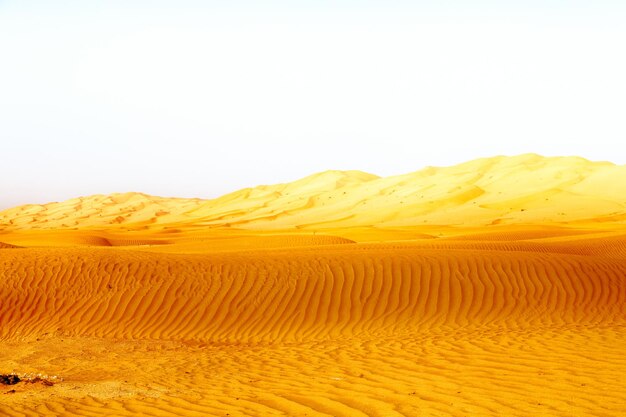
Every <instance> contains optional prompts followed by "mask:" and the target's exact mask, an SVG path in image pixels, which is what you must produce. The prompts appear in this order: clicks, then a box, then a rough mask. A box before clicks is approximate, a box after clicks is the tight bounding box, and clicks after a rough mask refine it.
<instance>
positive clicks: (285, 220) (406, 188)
mask: <svg viewBox="0 0 626 417" xmlns="http://www.w3.org/2000/svg"><path fill="white" fill-rule="evenodd" d="M624 196H626V167H625V166H616V165H613V164H611V163H608V162H590V161H587V160H585V159H582V158H576V157H568V158H544V157H541V156H538V155H533V154H529V155H521V156H517V157H495V158H486V159H479V160H475V161H471V162H468V163H465V164H460V165H457V166H453V167H447V168H427V169H424V170H421V171H417V172H414V173H411V174H406V175H399V176H394V177H388V178H379V177H377V176H375V175H372V174H367V173H363V172H360V171H328V172H325V173H321V174H316V175H312V176H309V177H307V178H303V179H301V180H298V181H295V182H293V183H290V184H277V185H271V186H259V187H255V188H247V189H244V190H240V191H237V192H234V193H231V194H228V195H225V196H222V197H220V198H217V199H214V200H200V199H177V198H161V197H153V196H149V195H146V194H141V193H126V194H113V195H110V196H103V195H95V196H91V197H83V198H76V199H72V200H68V201H65V202H62V203H51V204H45V205H29V206H22V207H17V208H13V209H9V210H5V211H2V212H0V227H1V228H2V229H3V230H5V231H9V230H25V229H86V228H91V229H93V228H100V229H105V230H116V229H118V230H141V229H143V230H163V229H165V228H167V227H170V228H178V229H181V228H182V229H187V228H192V229H193V228H197V227H198V226H205V227H206V226H211V227H226V228H230V227H235V228H239V229H252V230H270V229H273V230H284V229H298V230H303V229H305V230H323V229H329V228H333V227H341V228H345V227H359V226H365V227H371V226H377V227H407V226H424V225H427V226H432V225H445V226H459V227H477V226H485V225H494V224H503V225H514V224H536V225H539V224H540V225H550V224H553V225H568V224H577V225H579V226H584V225H591V226H592V227H593V225H596V224H598V223H600V222H608V223H610V224H614V223H620V224H626V214H625V212H624V208H625V207H626V198H624Z"/></svg>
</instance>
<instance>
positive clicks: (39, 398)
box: [0, 155, 626, 416]
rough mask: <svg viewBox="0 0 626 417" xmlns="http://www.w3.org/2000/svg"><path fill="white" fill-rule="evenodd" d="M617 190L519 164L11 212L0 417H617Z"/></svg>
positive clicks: (0, 255)
mask: <svg viewBox="0 0 626 417" xmlns="http://www.w3.org/2000/svg"><path fill="white" fill-rule="evenodd" d="M623 178H624V168H623V167H617V166H614V165H611V164H608V163H591V162H588V161H585V160H583V159H579V158H541V157H538V156H535V155H525V156H521V157H515V158H491V159H485V160H479V161H474V162H470V163H468V164H463V165H460V166H457V167H452V168H431V169H427V170H424V171H419V172H418V173H415V174H409V175H407V176H400V177H392V178H378V177H375V176H372V175H369V174H365V173H360V172H339V171H330V172H326V173H322V174H319V175H314V176H311V177H307V178H305V179H303V180H300V181H297V182H295V183H291V184H284V185H276V186H263V187H257V188H254V189H247V190H242V191H239V192H236V193H233V194H230V195H227V196H224V197H221V198H218V199H215V200H210V201H203V200H193V199H188V200H182V199H162V198H158V197H151V196H147V195H142V194H124V195H113V196H108V197H105V196H94V197H87V198H80V199H74V200H70V201H68V202H65V203H54V204H49V205H45V206H24V207H21V208H20V207H18V208H16V209H11V210H6V211H4V212H2V213H0V219H2V220H0V223H2V225H3V226H2V229H1V230H0V242H6V243H5V244H0V343H1V344H2V349H0V415H7V416H104V415H114V416H137V415H146V416H226V415H229V416H279V415H288V416H528V415H533V416H535V415H536V416H620V415H626V412H625V411H624V410H626V396H625V395H624V392H626V382H625V381H624V378H623V375H624V374H626V359H625V356H624V354H623V352H624V350H625V349H626V332H625V331H624V330H625V329H626V313H625V312H626V225H625V224H624V222H623V220H624V216H625V211H624V208H623V204H624V203H625V202H626V190H625V189H624V188H623V187H624V181H621V182H620V180H621V179H623ZM344 193H345V194H344ZM422 195H423V196H425V197H424V200H425V201H422ZM396 196H400V198H401V199H400V200H398V199H397V198H396ZM405 203H406V204H407V205H405ZM431 206H432V207H431ZM522 208H523V209H524V211H522ZM507 210H509V211H507ZM510 210H513V211H510ZM120 213H122V214H120ZM157 213H158V215H157ZM561 213H565V214H561ZM490 215H491V217H489V216H490ZM594 216H595V217H594ZM119 217H121V219H118V218H119ZM116 219H118V220H116ZM423 220H426V222H424V221H423ZM446 220H447V221H446ZM435 221H436V222H438V224H435V223H430V222H435ZM10 373H14V374H17V375H18V376H19V377H20V378H22V381H21V382H19V383H17V384H15V385H3V384H2V383H1V381H2V377H1V375H2V374H10Z"/></svg>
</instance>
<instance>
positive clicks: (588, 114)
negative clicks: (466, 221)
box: [0, 0, 626, 208]
mask: <svg viewBox="0 0 626 417" xmlns="http://www.w3.org/2000/svg"><path fill="white" fill-rule="evenodd" d="M624 22H626V2H624V1H603V0H596V1H576V0H570V1H565V0H563V1H556V0H544V1H528V0H525V1H508V2H507V1H470V0H467V1H465V0H457V1H436V0H433V1H394V0H384V1H366V0H364V1H357V0H353V1H342V0H338V1H330V0H329V1H323V0H318V1H306V2H305V1H300V2H299V1H259V2H254V1H237V0H230V1H199V0H198V1H185V0H176V1H148V0H145V1H135V0H119V1H115V0H109V1H95V0H94V1H86V0H76V1H63V2H56V1H54V2H53V1H43V0H42V1H35V0H32V1H29V0H21V1H19V0H14V1H11V0H8V1H7V0H4V1H3V0H0V167H1V174H0V208H6V207H9V206H14V205H18V204H23V203H44V202H48V201H60V200H64V199H67V198H71V197H75V196H79V195H88V194H95V193H110V192H123V191H142V192H146V193H150V194H155V195H164V196H180V197H203V198H209V197H215V196H218V195H221V194H223V193H226V192H229V191H233V190H236V189H239V188H242V187H246V186H254V185H258V184H263V183H275V182H286V181H291V180H294V179H297V178H299V177H302V176H305V175H308V174H311V173H314V172H318V171H323V170H326V169H360V170H364V171H368V172H372V173H376V174H378V175H383V176H387V175H392V174H400V173H407V172H411V171H415V170H418V169H420V168H422V167H424V166H426V165H452V164H455V163H458V162H462V161H465V160H469V159H473V158H476V157H483V156H493V155H498V154H505V155H511V154H519V153H525V152H536V153H540V154H544V155H579V156H583V157H586V158H589V159H592V160H610V161H613V162H616V163H619V164H624V163H626V151H624V150H623V149H624V148H625V147H624V143H626V75H625V74H626V54H625V53H624V47H625V45H626V24H624Z"/></svg>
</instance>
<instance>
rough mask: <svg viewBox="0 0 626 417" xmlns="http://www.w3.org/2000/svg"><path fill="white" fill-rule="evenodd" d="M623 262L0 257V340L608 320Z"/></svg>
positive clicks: (556, 257) (368, 254) (256, 335)
mask: <svg viewBox="0 0 626 417" xmlns="http://www.w3.org/2000/svg"><path fill="white" fill-rule="evenodd" d="M624 276H626V264H625V263H624V262H623V260H622V259H614V258H608V257H607V258H602V257H593V256H578V255H562V254H555V253H550V254H539V253H529V252H524V253H522V252H501V251H485V250H482V251H479V250H467V249H466V250H453V249H448V250H445V251H441V250H426V249H420V250H416V249H410V248H409V249H407V248H405V249H401V248H393V249H391V248H388V247H385V245H380V246H378V247H369V248H368V250H366V251H363V250H352V251H351V250H349V249H344V250H342V251H339V252H336V251H334V250H333V249H332V248H328V249H326V250H324V249H318V250H316V251H311V252H307V251H303V252H298V251H296V250H293V251H291V253H290V256H288V257H287V256H284V254H282V253H280V252H277V253H274V254H272V253H271V252H266V253H264V254H263V255H257V254H253V253H252V254H247V255H244V254H226V255H222V256H220V255H212V256H194V255H174V254H152V253H138V252H128V251H123V252H120V251H111V250H106V249H96V248H93V249H90V250H81V249H65V250H54V249H29V250H22V251H7V253H6V254H4V255H3V256H2V258H0V299H1V300H2V303H1V305H0V336H1V337H3V338H10V337H12V336H15V335H16V334H20V335H22V337H23V336H26V335H38V334H42V333H50V332H52V333H55V332H58V333H60V334H65V335H81V336H106V337H115V338H148V339H151V338H154V339H184V340H203V341H213V342H217V341H221V342H257V341H273V342H276V341H281V340H282V341H284V340H298V341H302V340H318V339H324V338H328V337H330V336H332V337H341V336H346V337H351V336H355V335H358V334H362V333H365V334H369V333H381V332H382V333H384V332H390V331H400V330H402V329H432V328H440V327H445V328H448V327H457V326H468V325H469V326H480V325H486V324H493V323H501V324H502V325H507V326H510V327H516V326H521V325H525V324H533V323H535V324H540V323H551V324H555V323H556V324H559V323H564V322H565V323H567V322H576V323H585V322H591V323H599V322H606V323H611V322H612V321H614V320H616V319H623V312H624V311H626V281H624V280H623V277H624Z"/></svg>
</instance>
